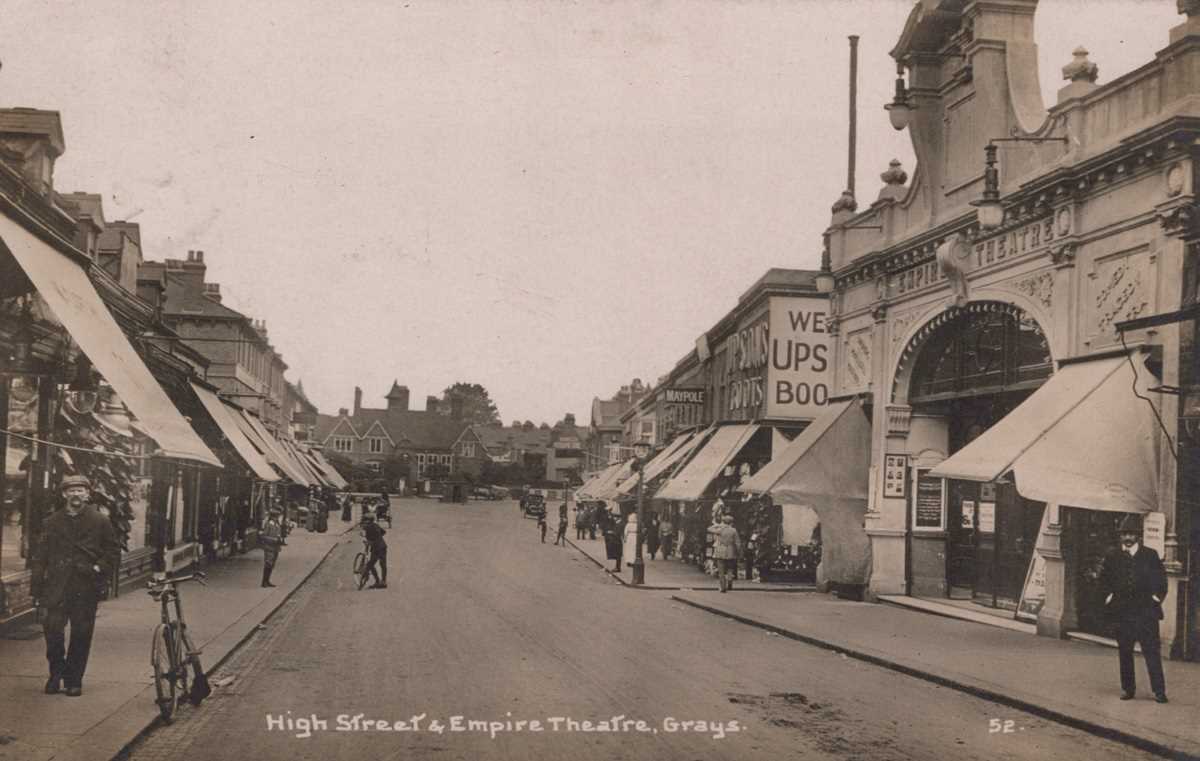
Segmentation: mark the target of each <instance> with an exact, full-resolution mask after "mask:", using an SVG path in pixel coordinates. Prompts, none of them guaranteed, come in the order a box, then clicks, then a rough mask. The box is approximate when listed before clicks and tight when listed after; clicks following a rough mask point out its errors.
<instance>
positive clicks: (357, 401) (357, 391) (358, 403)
mask: <svg viewBox="0 0 1200 761" xmlns="http://www.w3.org/2000/svg"><path fill="white" fill-rule="evenodd" d="M359 412H362V389H361V388H359V387H358V386H355V387H354V414H355V415H357V414H358V413H359Z"/></svg>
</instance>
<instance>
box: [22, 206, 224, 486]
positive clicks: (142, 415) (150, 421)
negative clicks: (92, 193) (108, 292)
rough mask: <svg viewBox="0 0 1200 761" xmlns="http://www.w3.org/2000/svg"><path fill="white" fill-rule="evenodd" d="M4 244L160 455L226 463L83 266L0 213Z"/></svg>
mask: <svg viewBox="0 0 1200 761" xmlns="http://www.w3.org/2000/svg"><path fill="white" fill-rule="evenodd" d="M0 242H2V244H3V245H4V246H5V247H7V249H8V250H9V251H10V252H11V253H12V255H13V258H14V259H16V260H17V263H18V264H20V265H21V269H22V270H24V271H25V274H26V275H28V276H29V280H30V281H31V282H32V283H33V285H34V286H35V287H36V288H37V290H38V293H39V294H40V295H41V297H42V299H43V300H44V301H45V302H46V304H47V305H48V306H49V307H50V309H51V311H53V312H54V316H55V317H56V318H57V319H58V321H59V322H60V323H62V325H63V327H65V328H66V329H67V332H69V333H70V334H71V338H73V339H74V340H75V342H76V343H77V344H79V347H80V348H81V349H82V350H83V353H84V354H86V355H87V357H88V359H89V360H91V363H92V365H94V366H95V368H96V369H97V370H98V371H99V372H100V374H101V375H102V376H104V379H105V380H106V381H108V382H109V384H110V385H112V387H113V388H114V389H115V390H116V392H117V395H118V396H120V397H121V401H122V402H124V403H125V406H127V407H128V408H129V409H130V411H131V412H133V414H134V415H135V416H136V417H137V419H138V422H139V423H140V424H141V427H142V428H143V429H144V430H145V431H146V432H147V433H149V434H150V436H151V438H153V439H154V441H155V443H156V444H158V448H159V450H160V451H159V452H158V454H161V455H162V456H164V457H177V458H179V459H184V460H195V461H197V462H202V463H205V464H206V465H213V466H215V467H218V468H219V467H221V461H220V460H218V459H217V457H216V455H214V454H213V453H212V452H211V451H210V450H209V448H208V447H206V446H205V445H204V442H203V441H201V440H200V437H199V436H197V435H196V432H195V431H193V430H192V427H191V426H190V425H189V424H188V422H187V420H185V419H184V417H183V415H181V414H179V410H177V409H176V408H175V405H174V404H172V403H171V400H170V399H169V398H168V397H167V394H166V392H164V391H163V390H162V387H161V386H159V385H158V381H156V380H155V379H154V376H153V375H151V374H150V370H149V369H147V367H146V365H145V363H143V362H142V359H141V357H139V356H138V354H137V352H136V351H134V350H133V346H132V345H130V343H129V339H127V338H126V337H125V334H124V333H122V332H121V328H120V327H118V326H117V323H116V320H114V319H113V316H112V314H111V313H110V312H109V311H108V307H106V306H105V305H104V302H103V301H102V300H101V299H100V294H98V293H96V288H95V287H94V286H93V285H92V281H90V280H88V276H87V273H86V272H84V270H83V269H82V268H81V267H80V265H78V264H76V263H75V262H73V261H71V260H70V259H68V258H67V257H66V256H65V255H64V254H62V253H60V252H58V251H56V250H55V249H54V248H53V247H51V246H50V245H48V244H46V243H44V242H43V241H41V240H39V239H38V238H37V237H36V236H34V235H33V234H32V233H30V232H29V231H28V230H26V229H25V228H23V227H21V226H20V225H19V224H17V223H16V222H15V221H13V220H12V219H10V218H8V217H7V216H4V215H0Z"/></svg>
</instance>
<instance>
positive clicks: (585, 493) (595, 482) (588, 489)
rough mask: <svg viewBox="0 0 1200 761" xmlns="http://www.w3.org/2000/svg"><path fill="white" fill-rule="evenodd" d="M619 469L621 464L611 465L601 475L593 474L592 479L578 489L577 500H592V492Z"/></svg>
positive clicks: (576, 492)
mask: <svg viewBox="0 0 1200 761" xmlns="http://www.w3.org/2000/svg"><path fill="white" fill-rule="evenodd" d="M619 467H621V466H620V464H614V465H609V466H608V467H606V468H604V469H603V470H601V471H600V472H599V473H595V474H593V475H592V477H591V478H589V479H588V480H586V481H584V482H583V486H580V487H579V488H578V489H576V490H575V498H576V499H579V498H580V497H584V498H590V497H591V496H592V490H593V489H594V488H595V487H596V486H599V485H600V483H601V481H602V480H603V479H604V478H607V477H608V476H610V475H612V474H613V473H615V472H616V470H617V468H619Z"/></svg>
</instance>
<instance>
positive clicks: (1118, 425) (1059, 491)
mask: <svg viewBox="0 0 1200 761" xmlns="http://www.w3.org/2000/svg"><path fill="white" fill-rule="evenodd" d="M1136 364H1140V362H1137V363H1136ZM1148 375H1149V373H1148V372H1147V371H1146V370H1144V369H1142V370H1140V371H1139V370H1137V369H1136V365H1135V363H1134V362H1131V360H1130V358H1126V357H1124V356H1121V357H1107V358H1104V359H1097V360H1092V361H1090V362H1077V363H1072V364H1068V365H1064V366H1063V367H1061V368H1060V369H1059V370H1058V372H1056V373H1055V374H1054V375H1053V376H1051V378H1050V380H1048V381H1046V382H1045V383H1044V384H1042V386H1041V387H1040V388H1038V390H1037V391H1034V392H1033V393H1032V394H1031V395H1030V396H1029V398H1028V399H1026V400H1025V401H1023V402H1021V404H1020V406H1018V407H1017V408H1016V409H1015V410H1013V411H1012V412H1010V413H1009V414H1008V415H1006V416H1005V417H1004V418H1003V419H1002V420H1000V422H998V423H996V424H995V425H993V426H992V427H991V428H989V429H988V430H986V431H984V433H983V434H981V435H980V436H979V438H977V439H975V440H974V441H972V442H971V443H970V444H968V445H967V446H965V447H963V448H962V449H960V450H959V451H958V452H955V453H954V455H952V456H951V457H949V458H948V459H946V460H945V461H943V462H942V464H940V465H938V466H937V467H936V468H934V469H933V471H932V472H931V475H933V476H940V477H942V478H958V479H963V480H966V481H994V480H995V479H997V478H999V477H1000V476H1002V475H1004V474H1005V473H1008V472H1010V471H1011V472H1012V473H1013V474H1014V476H1015V477H1016V487H1017V491H1018V492H1019V493H1020V494H1021V496H1023V497H1025V498H1027V499H1033V500H1038V501H1041V502H1053V503H1057V504H1061V505H1072V506H1075V507H1087V508H1092V509H1095V510H1114V511H1119V512H1150V511H1153V510H1156V509H1158V488H1157V483H1158V466H1157V463H1158V458H1157V445H1156V437H1157V434H1156V431H1157V429H1156V427H1155V424H1154V419H1153V417H1152V416H1153V414H1154V413H1153V410H1151V409H1150V406H1149V404H1148V403H1147V402H1146V401H1144V400H1142V399H1139V398H1137V396H1136V395H1135V394H1134V388H1135V385H1136V388H1137V389H1139V391H1140V393H1141V394H1142V395H1143V396H1147V397H1148V394H1147V393H1146V386H1147V385H1148V380H1149V378H1148Z"/></svg>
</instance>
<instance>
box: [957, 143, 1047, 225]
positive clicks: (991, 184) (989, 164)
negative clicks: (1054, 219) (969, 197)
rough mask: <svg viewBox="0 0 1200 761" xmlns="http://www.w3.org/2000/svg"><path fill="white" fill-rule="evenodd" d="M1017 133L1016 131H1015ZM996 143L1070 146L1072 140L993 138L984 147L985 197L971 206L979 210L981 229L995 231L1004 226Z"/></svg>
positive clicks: (972, 202) (973, 202) (981, 197)
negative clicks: (1060, 144) (1059, 144)
mask: <svg viewBox="0 0 1200 761" xmlns="http://www.w3.org/2000/svg"><path fill="white" fill-rule="evenodd" d="M1014 131H1015V130H1014ZM996 143H1062V144H1063V145H1070V138H1068V137H1067V136H1065V135H1063V136H1061V137H1026V136H1021V135H1014V136H1012V137H993V138H992V139H991V140H988V142H987V145H985V146H984V147H983V195H982V196H980V197H979V199H978V200H975V201H971V205H972V206H974V207H975V208H976V209H977V210H978V219H979V227H980V228H982V229H984V230H995V229H996V228H998V227H1000V226H1001V225H1003V224H1004V204H1002V203H1001V202H1000V172H998V171H997V170H996Z"/></svg>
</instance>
